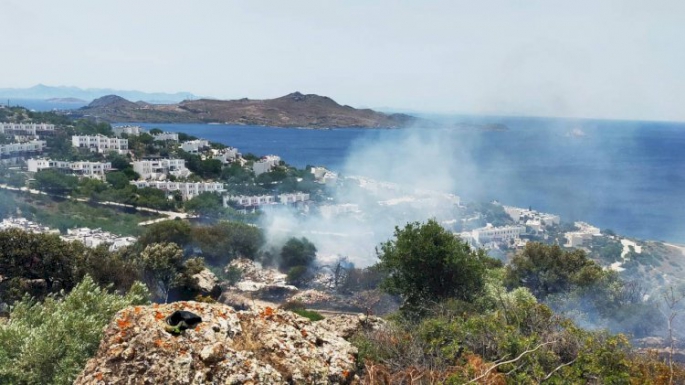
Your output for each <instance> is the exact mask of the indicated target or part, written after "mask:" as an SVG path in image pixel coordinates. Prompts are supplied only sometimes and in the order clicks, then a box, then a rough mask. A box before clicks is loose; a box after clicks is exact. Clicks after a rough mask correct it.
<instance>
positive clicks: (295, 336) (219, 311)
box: [75, 302, 357, 385]
mask: <svg viewBox="0 0 685 385" xmlns="http://www.w3.org/2000/svg"><path fill="white" fill-rule="evenodd" d="M177 310H185V311H189V312H192V313H194V314H196V315H197V316H199V317H201V318H202V322H201V323H199V324H198V325H197V326H195V327H194V328H189V329H186V330H183V331H182V332H181V333H179V334H175V333H170V332H168V331H166V330H165V326H168V325H167V323H166V322H165V319H166V317H168V316H169V315H171V314H173V313H174V312H175V311H177ZM331 330H332V328H328V327H320V326H319V325H318V324H317V323H312V322H310V321H309V320H307V319H305V318H302V317H300V316H298V315H296V314H294V313H291V312H288V311H283V310H278V309H273V308H271V307H266V308H261V309H255V310H250V311H236V310H235V309H233V308H232V307H229V306H226V305H223V304H208V303H198V302H176V303H172V304H167V305H154V306H136V307H130V308H126V309H124V310H122V311H120V312H118V313H117V314H116V315H115V317H114V319H113V320H112V322H111V323H110V324H109V325H108V326H107V327H106V329H105V332H104V337H103V339H102V341H101V343H100V347H99V349H98V352H97V354H96V356H95V357H93V358H92V359H90V360H89V361H88V362H87V364H86V367H85V369H84V370H83V372H82V373H81V374H80V375H79V377H78V378H77V379H76V381H75V384H77V385H80V384H209V383H211V384H290V383H297V384H300V383H307V384H348V383H351V382H352V381H353V380H355V378H356V376H355V374H354V371H355V358H356V354H357V351H356V349H355V348H354V347H353V346H352V345H351V344H350V343H349V342H347V341H345V340H344V339H343V338H342V337H340V336H339V335H337V334H336V333H335V332H333V331H331Z"/></svg>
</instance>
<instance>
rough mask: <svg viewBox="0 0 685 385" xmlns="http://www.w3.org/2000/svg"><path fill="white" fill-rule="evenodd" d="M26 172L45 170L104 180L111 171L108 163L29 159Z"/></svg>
mask: <svg viewBox="0 0 685 385" xmlns="http://www.w3.org/2000/svg"><path fill="white" fill-rule="evenodd" d="M26 165H27V167H28V171H30V172H38V171H40V170H46V169H50V168H52V169H56V170H59V171H61V172H64V173H66V174H73V175H77V176H84V177H87V178H93V179H100V180H104V179H105V173H106V172H108V171H111V170H112V163H110V162H85V161H83V162H67V161H61V160H52V159H36V158H31V159H29V160H27V161H26Z"/></svg>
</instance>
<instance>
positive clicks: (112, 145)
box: [71, 135, 128, 154]
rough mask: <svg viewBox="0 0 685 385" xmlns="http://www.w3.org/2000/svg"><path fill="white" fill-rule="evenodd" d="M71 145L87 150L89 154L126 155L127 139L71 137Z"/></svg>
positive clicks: (102, 136) (93, 136) (95, 136)
mask: <svg viewBox="0 0 685 385" xmlns="http://www.w3.org/2000/svg"><path fill="white" fill-rule="evenodd" d="M71 145H72V146H73V147H77V148H87V149H88V150H89V151H90V152H97V153H100V154H107V153H110V152H116V153H118V154H126V153H128V139H121V138H108V137H106V136H104V135H92V136H91V135H74V136H72V137H71Z"/></svg>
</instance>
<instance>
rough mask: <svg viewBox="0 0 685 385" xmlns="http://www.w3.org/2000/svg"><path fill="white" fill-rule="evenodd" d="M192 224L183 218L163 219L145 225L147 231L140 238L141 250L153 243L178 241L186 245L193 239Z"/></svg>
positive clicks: (138, 245) (139, 247) (181, 245)
mask: <svg viewBox="0 0 685 385" xmlns="http://www.w3.org/2000/svg"><path fill="white" fill-rule="evenodd" d="M190 233H191V227H190V224H189V223H188V222H186V221H182V220H173V221H162V222H157V223H153V224H151V225H149V226H147V227H145V232H144V233H143V234H142V235H141V236H140V237H139V238H138V242H136V245H137V247H138V249H139V250H143V249H144V248H145V247H146V246H148V245H151V244H153V243H171V242H173V243H176V244H177V245H179V246H180V247H185V246H187V245H188V244H189V243H190V240H191V235H190Z"/></svg>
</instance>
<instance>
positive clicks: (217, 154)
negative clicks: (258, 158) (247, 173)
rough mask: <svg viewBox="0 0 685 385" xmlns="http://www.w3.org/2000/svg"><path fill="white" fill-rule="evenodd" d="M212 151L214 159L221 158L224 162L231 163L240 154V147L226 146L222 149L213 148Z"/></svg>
mask: <svg viewBox="0 0 685 385" xmlns="http://www.w3.org/2000/svg"><path fill="white" fill-rule="evenodd" d="M212 152H213V153H214V159H218V160H220V161H221V163H223V164H228V163H231V162H233V161H234V160H236V159H238V157H239V156H240V153H239V152H238V149H237V148H233V147H226V148H224V149H221V150H212Z"/></svg>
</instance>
